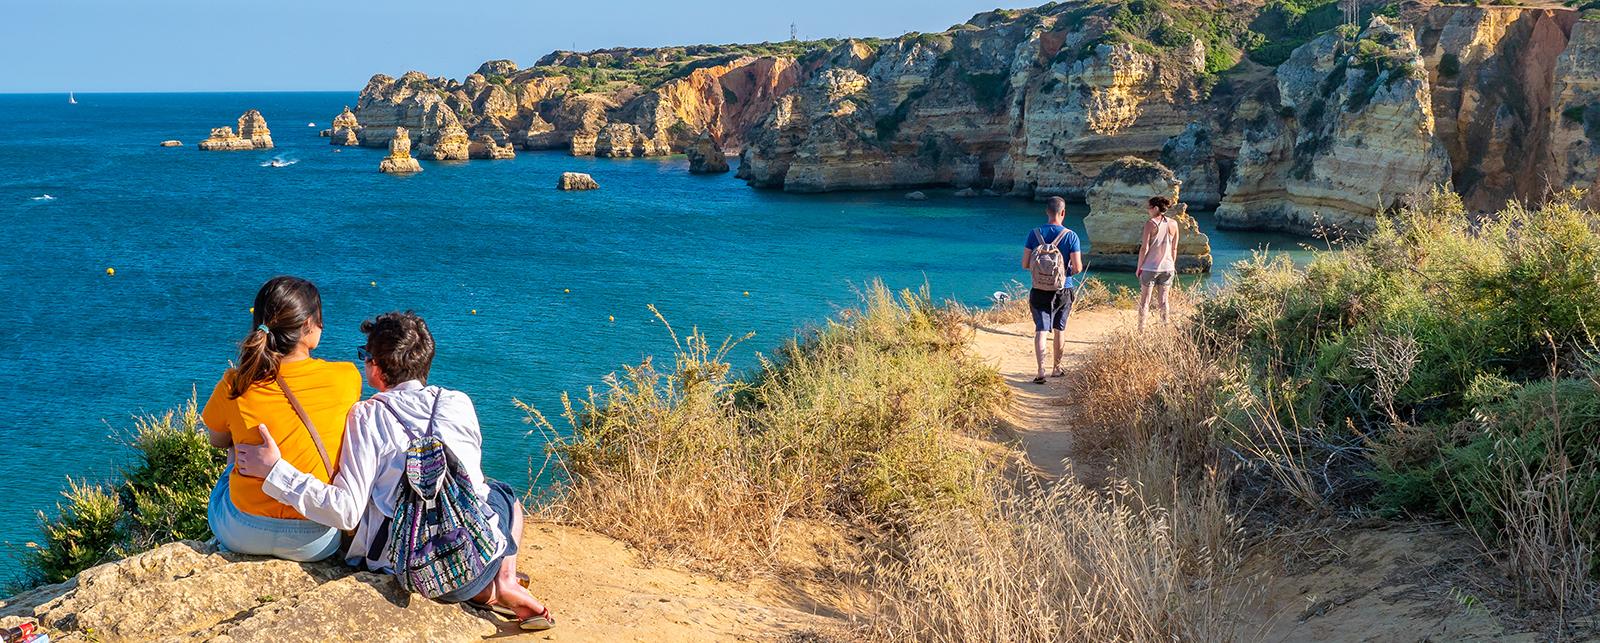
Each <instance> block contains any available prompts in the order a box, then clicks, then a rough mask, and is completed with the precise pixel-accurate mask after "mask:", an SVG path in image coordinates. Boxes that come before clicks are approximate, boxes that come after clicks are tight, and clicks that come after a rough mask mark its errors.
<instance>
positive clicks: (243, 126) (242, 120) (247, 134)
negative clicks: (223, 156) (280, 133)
mask: <svg viewBox="0 0 1600 643" xmlns="http://www.w3.org/2000/svg"><path fill="white" fill-rule="evenodd" d="M200 149H202V150H207V151H230V152H231V151H242V150H268V149H272V132H271V131H270V130H268V129H267V119H265V118H262V116H261V112H259V111H256V110H253V109H252V110H250V111H247V112H245V113H244V114H243V115H242V116H240V117H239V131H238V132H237V133H235V132H234V131H233V128H231V127H215V128H212V129H211V136H209V137H206V140H203V141H200Z"/></svg>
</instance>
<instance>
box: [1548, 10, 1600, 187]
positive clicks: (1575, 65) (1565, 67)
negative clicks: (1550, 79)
mask: <svg viewBox="0 0 1600 643" xmlns="http://www.w3.org/2000/svg"><path fill="white" fill-rule="evenodd" d="M1549 119H1550V123H1551V129H1552V132H1551V143H1550V157H1551V158H1550V172H1549V178H1550V182H1551V184H1552V187H1556V188H1561V187H1577V188H1582V189H1586V190H1588V191H1589V196H1588V205H1589V206H1590V207H1600V162H1597V161H1596V159H1600V18H1597V19H1593V20H1590V19H1585V20H1582V21H1580V22H1578V23H1577V24H1576V25H1574V26H1573V28H1572V37H1571V39H1570V40H1569V41H1568V43H1567V48H1566V50H1565V51H1563V52H1562V53H1561V56H1560V57H1559V58H1558V59H1557V62H1556V71H1555V91H1554V92H1553V95H1552V97H1551V102H1550V115H1549Z"/></svg>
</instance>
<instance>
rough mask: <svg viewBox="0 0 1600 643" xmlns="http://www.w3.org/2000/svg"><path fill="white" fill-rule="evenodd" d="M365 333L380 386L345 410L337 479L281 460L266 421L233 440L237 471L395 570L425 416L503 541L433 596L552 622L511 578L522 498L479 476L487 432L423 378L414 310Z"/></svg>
mask: <svg viewBox="0 0 1600 643" xmlns="http://www.w3.org/2000/svg"><path fill="white" fill-rule="evenodd" d="M361 332H362V333H364V334H366V336H367V345H366V346H362V347H361V348H359V349H357V355H358V357H360V358H361V361H362V362H363V363H364V364H365V365H366V373H367V382H368V383H369V384H371V385H372V387H373V388H375V389H377V390H378V393H377V394H376V395H373V396H372V397H371V398H369V399H367V400H365V401H362V402H358V403H357V404H356V405H355V406H353V407H351V408H350V415H349V417H348V419H347V420H346V428H345V438H344V446H343V448H342V449H340V453H339V467H338V474H337V475H335V476H334V478H333V481H332V482H331V483H324V482H322V481H321V480H318V479H316V478H315V477H313V476H311V475H309V474H307V473H305V472H302V471H299V470H297V469H296V468H295V467H294V466H293V465H291V464H289V462H288V461H286V460H283V459H282V458H281V457H280V456H279V452H278V445H277V444H276V443H275V442H274V441H273V440H272V437H271V434H269V433H268V432H267V431H266V430H265V427H259V428H260V429H261V434H262V438H263V443H262V444H260V445H236V447H235V451H236V453H235V465H234V467H235V469H236V470H238V472H239V473H240V474H241V475H245V476H250V477H254V478H262V479H263V480H264V482H263V484H262V489H263V490H264V491H265V492H266V493H267V495H268V496H271V497H272V498H274V499H276V500H278V501H280V502H282V503H284V504H286V505H289V506H290V507H293V508H294V509H295V510H296V511H299V512H300V513H302V514H304V515H305V516H306V517H307V518H309V519H311V520H314V521H316V522H319V523H322V524H324V525H328V526H330V527H334V528H337V529H343V530H350V529H354V530H355V535H354V537H353V539H352V540H351V543H350V549H349V551H348V553H347V555H346V557H345V560H346V562H348V563H350V564H351V565H355V566H358V567H363V568H366V569H370V570H373V571H383V572H392V571H393V570H392V569H391V565H392V563H391V562H390V556H389V546H390V543H389V542H388V541H389V526H390V523H391V521H392V520H393V518H394V513H395V508H396V505H397V504H398V500H399V488H400V487H399V485H400V484H401V482H402V481H403V480H404V479H405V475H406V472H405V466H406V447H407V446H408V444H409V443H410V437H409V436H408V435H407V427H410V428H411V430H412V432H416V431H418V430H419V429H421V428H422V427H427V426H429V424H430V421H431V424H432V430H433V431H434V433H435V434H436V435H438V436H439V438H440V439H441V440H443V441H444V443H445V446H446V447H448V448H449V450H450V453H451V454H452V455H454V456H455V458H456V460H457V461H458V462H459V463H460V465H461V467H462V469H463V470H464V471H465V472H466V473H467V477H468V478H469V479H470V481H471V483H472V490H473V493H474V495H476V496H477V498H478V500H479V502H480V505H479V508H480V510H482V511H483V512H484V515H485V516H490V517H492V518H493V519H494V521H495V524H496V525H497V527H498V529H499V530H500V532H501V535H502V536H504V538H501V539H500V540H502V541H503V542H504V543H505V549H504V550H503V551H502V552H500V553H499V558H498V564H491V565H490V566H489V567H488V569H487V570H485V572H484V574H483V575H482V576H480V577H479V578H477V579H474V580H473V581H472V582H469V583H467V584H466V585H465V586H463V587H461V588H460V589H458V590H456V591H454V592H451V593H449V594H446V595H444V596H441V597H439V600H441V601H443V602H453V603H459V602H473V603H478V604H481V605H485V606H488V607H490V608H491V609H494V610H495V611H497V612H500V613H502V614H506V615H508V616H515V618H516V619H517V620H518V621H519V622H520V623H521V625H522V628H523V629H525V630H532V631H538V630H543V629H549V628H550V627H551V626H552V625H554V623H555V621H554V619H553V618H551V616H550V611H549V609H548V608H546V607H545V606H544V605H543V604H542V603H540V602H539V601H538V600H537V599H535V598H534V597H533V595H532V594H530V593H528V590H527V589H526V588H524V587H522V585H520V584H519V583H518V582H517V549H518V547H519V546H520V545H521V541H522V513H523V512H522V505H521V503H519V502H518V501H517V499H516V496H515V494H514V493H513V492H512V490H511V488H510V487H508V486H507V485H506V484H505V483H502V482H499V481H497V480H489V479H487V478H485V477H484V475H483V468H482V466H481V463H482V459H483V434H482V433H481V432H480V430H479V428H478V415H477V412H476V411H475V410H474V409H473V407H472V400H471V399H470V398H468V397H467V396H466V394H464V393H461V392H459V391H450V390H445V389H443V388H440V387H437V386H428V385H427V381H428V369H429V368H430V367H431V366H432V365H433V349H434V345H433V336H432V335H431V334H429V332H428V326H427V324H426V323H425V322H423V320H422V318H421V317H418V316H416V315H414V314H412V313H410V312H405V313H385V314H382V315H379V316H378V317H377V318H375V319H371V320H368V321H365V322H362V323H361Z"/></svg>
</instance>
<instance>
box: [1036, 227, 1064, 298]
mask: <svg viewBox="0 0 1600 643" xmlns="http://www.w3.org/2000/svg"><path fill="white" fill-rule="evenodd" d="M1069 234H1072V231H1071V230H1062V231H1061V234H1060V235H1058V236H1056V240H1055V241H1052V242H1050V243H1045V241H1044V235H1043V234H1041V233H1040V232H1039V230H1037V229H1035V230H1034V231H1033V236H1035V237H1038V238H1039V245H1037V246H1034V247H1033V287H1034V288H1035V289H1037V290H1048V291H1051V292H1058V291H1061V290H1064V289H1066V287H1067V257H1066V256H1065V255H1063V254H1061V247H1060V246H1061V242H1062V241H1065V240H1066V238H1067V235H1069Z"/></svg>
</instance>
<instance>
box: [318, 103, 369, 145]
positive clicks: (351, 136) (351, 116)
mask: <svg viewBox="0 0 1600 643" xmlns="http://www.w3.org/2000/svg"><path fill="white" fill-rule="evenodd" d="M360 130H361V123H359V122H356V115H355V113H354V112H351V111H350V106H349V105H345V106H344V111H343V112H340V113H339V115H338V116H335V117H333V127H332V128H331V129H328V130H327V133H326V134H324V136H327V137H328V138H330V139H333V140H331V141H328V142H329V143H331V144H333V145H352V146H353V145H360V144H361V142H360V140H358V139H357V138H356V134H357V133H358V132H359V131H360Z"/></svg>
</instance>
